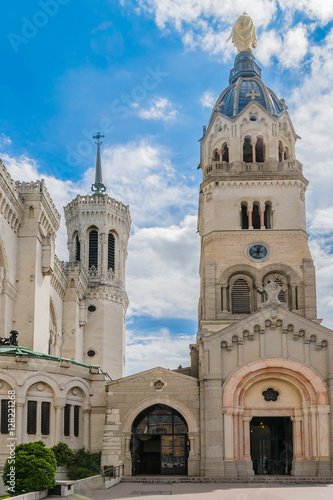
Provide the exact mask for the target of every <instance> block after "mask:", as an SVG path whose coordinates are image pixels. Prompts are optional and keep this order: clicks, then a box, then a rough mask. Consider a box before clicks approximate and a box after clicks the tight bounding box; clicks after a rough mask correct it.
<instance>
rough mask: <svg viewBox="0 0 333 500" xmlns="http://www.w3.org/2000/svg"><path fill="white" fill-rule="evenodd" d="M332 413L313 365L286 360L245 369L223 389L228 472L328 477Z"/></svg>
mask: <svg viewBox="0 0 333 500" xmlns="http://www.w3.org/2000/svg"><path fill="white" fill-rule="evenodd" d="M329 411H330V407H329V404H328V393H327V388H326V385H325V382H324V381H323V380H322V379H321V378H320V377H319V375H318V374H316V373H315V372H314V371H313V370H312V369H311V368H309V367H308V366H305V365H304V364H302V363H299V362H297V361H294V360H289V359H281V358H268V359H262V360H258V361H254V362H252V363H249V364H247V365H244V366H242V367H241V368H239V369H238V370H237V371H236V372H235V373H233V375H232V376H230V377H229V379H228V380H227V381H226V383H225V386H224V391H223V413H224V419H223V420H224V459H225V463H227V464H228V471H229V473H232V474H234V475H235V476H237V475H238V476H241V475H244V476H249V475H253V474H292V475H295V476H311V475H312V476H316V475H324V474H325V475H326V474H329V470H330V448H329V443H330V426H329ZM251 431H252V432H251ZM283 441H285V445H283ZM283 446H284V447H285V448H284V447H283ZM286 448H287V449H286ZM279 461H280V462H281V463H280V464H279ZM282 462H283V463H282Z"/></svg>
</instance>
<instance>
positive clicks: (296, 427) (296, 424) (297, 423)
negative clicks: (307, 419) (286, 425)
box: [290, 416, 303, 460]
mask: <svg viewBox="0 0 333 500" xmlns="http://www.w3.org/2000/svg"><path fill="white" fill-rule="evenodd" d="M290 419H291V421H292V422H293V436H294V457H295V460H302V458H303V453H302V417H300V416H295V417H290Z"/></svg>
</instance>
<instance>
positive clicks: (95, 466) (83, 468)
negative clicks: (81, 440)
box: [67, 448, 101, 480]
mask: <svg viewBox="0 0 333 500" xmlns="http://www.w3.org/2000/svg"><path fill="white" fill-rule="evenodd" d="M100 467H101V452H99V453H91V452H90V451H88V450H86V449H85V448H80V449H79V450H76V451H74V453H73V456H72V458H71V461H70V463H68V466H67V470H68V477H69V479H72V480H74V479H83V478H84V477H89V476H95V475H96V474H100ZM78 476H80V477H78Z"/></svg>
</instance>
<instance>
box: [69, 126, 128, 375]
mask: <svg viewBox="0 0 333 500" xmlns="http://www.w3.org/2000/svg"><path fill="white" fill-rule="evenodd" d="M102 137H104V136H102V135H101V134H100V133H98V134H97V135H96V136H94V139H97V141H96V145H97V158H96V174H95V183H94V184H93V185H92V191H93V194H92V195H87V196H80V195H78V196H77V197H76V198H75V199H74V200H73V201H71V202H70V203H69V204H68V205H67V206H66V207H65V209H64V210H65V219H66V227H67V235H68V249H69V265H68V289H67V293H66V297H65V306H66V301H67V307H66V310H65V316H66V317H65V324H66V325H67V327H66V332H67V335H66V336H67V339H65V343H64V344H65V345H64V348H65V349H64V348H63V353H64V351H65V353H66V354H67V356H68V355H69V354H70V353H72V356H70V357H73V356H74V359H77V360H79V359H78V358H80V357H81V358H82V361H83V362H86V363H89V364H98V365H100V366H101V368H102V370H103V371H105V372H107V373H108V374H109V375H110V376H111V378H113V379H116V378H120V377H122V376H124V373H125V315H126V310H127V307H128V298H127V294H126V288H125V262H126V258H127V244H128V238H129V233H130V227H131V218H130V212H129V207H128V206H126V205H123V204H122V203H121V202H118V201H116V200H115V199H113V198H110V197H109V196H108V195H107V194H106V192H105V191H106V187H105V186H104V184H103V180H102V166H101V153H100V146H101V138H102ZM71 287H72V288H73V295H72V294H71V293H70V290H71ZM74 290H75V292H74ZM77 291H78V292H79V295H81V299H80V300H79V299H78V298H77V297H78V294H77ZM77 314H78V315H79V325H80V331H79V332H77V331H75V332H73V336H72V337H71V332H72V331H73V328H72V327H71V323H73V326H74V320H73V319H74V317H75V316H76V315H77ZM74 338H75V341H74Z"/></svg>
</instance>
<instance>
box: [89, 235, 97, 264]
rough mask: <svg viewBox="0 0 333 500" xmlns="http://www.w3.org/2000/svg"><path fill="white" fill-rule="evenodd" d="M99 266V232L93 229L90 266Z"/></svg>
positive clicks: (90, 244) (90, 240) (90, 239)
mask: <svg viewBox="0 0 333 500" xmlns="http://www.w3.org/2000/svg"><path fill="white" fill-rule="evenodd" d="M92 266H94V267H95V268H96V269H97V268H98V232H97V231H96V230H95V229H93V230H92V231H90V233H89V268H91V267H92Z"/></svg>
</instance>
